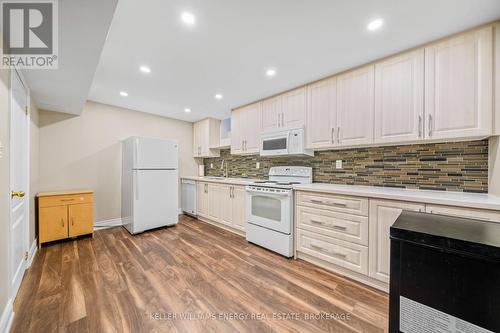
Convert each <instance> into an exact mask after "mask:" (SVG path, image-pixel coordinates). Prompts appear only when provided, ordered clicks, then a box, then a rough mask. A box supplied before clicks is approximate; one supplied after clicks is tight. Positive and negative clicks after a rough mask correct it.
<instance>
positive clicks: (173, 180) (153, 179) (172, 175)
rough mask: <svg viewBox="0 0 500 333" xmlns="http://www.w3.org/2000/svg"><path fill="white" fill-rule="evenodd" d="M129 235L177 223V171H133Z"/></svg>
mask: <svg viewBox="0 0 500 333" xmlns="http://www.w3.org/2000/svg"><path fill="white" fill-rule="evenodd" d="M133 173H134V176H133V182H134V184H133V187H134V193H133V196H134V226H133V231H132V232H133V233H139V232H142V231H145V230H149V229H153V228H158V227H162V226H169V225H174V224H177V222H178V221H179V216H178V209H179V208H178V207H179V198H178V197H179V177H178V172H177V170H134V172H133Z"/></svg>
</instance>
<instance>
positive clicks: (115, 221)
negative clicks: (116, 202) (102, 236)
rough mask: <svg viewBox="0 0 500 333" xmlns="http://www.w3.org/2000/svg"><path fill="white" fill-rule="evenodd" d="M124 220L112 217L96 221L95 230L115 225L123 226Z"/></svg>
mask: <svg viewBox="0 0 500 333" xmlns="http://www.w3.org/2000/svg"><path fill="white" fill-rule="evenodd" d="M122 225H123V222H122V219H121V218H117V219H110V220H103V221H99V222H95V223H94V230H101V229H107V228H113V227H119V226H122Z"/></svg>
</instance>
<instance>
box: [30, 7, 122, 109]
mask: <svg viewBox="0 0 500 333" xmlns="http://www.w3.org/2000/svg"><path fill="white" fill-rule="evenodd" d="M117 2H118V0H85V1H81V0H60V1H59V2H58V3H59V7H58V11H59V55H58V56H59V68H58V69H57V70H41V69H32V70H23V71H22V72H23V76H24V78H25V79H26V81H27V82H28V86H29V87H30V94H31V97H32V98H33V99H34V100H35V102H36V104H37V105H38V107H39V108H41V109H44V110H50V111H58V112H65V113H72V114H80V113H81V111H82V109H83V106H84V104H85V101H86V100H87V96H88V93H89V90H90V86H91V84H92V80H93V78H94V73H95V70H96V67H97V64H98V62H99V57H100V56H101V52H102V48H103V46H104V42H105V41H106V36H107V33H108V30H109V26H110V25H111V20H112V18H113V13H114V11H115V8H116V4H117Z"/></svg>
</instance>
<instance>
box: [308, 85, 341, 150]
mask: <svg viewBox="0 0 500 333" xmlns="http://www.w3.org/2000/svg"><path fill="white" fill-rule="evenodd" d="M307 96H308V98H307V110H306V114H307V116H306V137H307V148H310V149H322V148H331V147H333V146H334V145H335V143H336V136H335V131H336V128H337V78H335V77H334V78H331V79H327V80H323V81H320V82H317V83H314V84H311V85H309V86H308V87H307Z"/></svg>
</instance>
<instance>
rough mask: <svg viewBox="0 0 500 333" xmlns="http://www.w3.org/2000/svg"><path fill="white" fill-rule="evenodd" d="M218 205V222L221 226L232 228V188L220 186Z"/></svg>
mask: <svg viewBox="0 0 500 333" xmlns="http://www.w3.org/2000/svg"><path fill="white" fill-rule="evenodd" d="M219 191H220V192H219V195H220V197H219V204H220V207H221V209H220V212H221V213H220V220H219V222H220V223H222V224H226V225H228V226H232V224H233V205H232V201H233V200H232V196H231V194H232V191H233V190H232V186H230V185H225V184H224V185H220V189H219Z"/></svg>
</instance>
